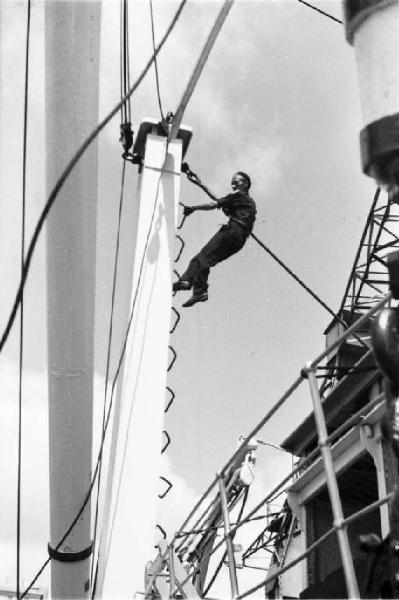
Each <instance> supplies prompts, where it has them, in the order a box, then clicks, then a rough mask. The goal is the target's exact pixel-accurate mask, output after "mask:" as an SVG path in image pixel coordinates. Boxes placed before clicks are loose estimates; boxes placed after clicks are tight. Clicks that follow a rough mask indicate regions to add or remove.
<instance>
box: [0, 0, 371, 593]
mask: <svg viewBox="0 0 399 600" xmlns="http://www.w3.org/2000/svg"><path fill="white" fill-rule="evenodd" d="M314 4H315V5H317V6H319V7H322V8H323V9H324V10H326V11H328V12H330V13H332V14H333V15H335V16H337V17H338V18H341V3H340V2H339V1H338V0H323V1H321V0H318V1H316V0H315V2H314ZM177 5H178V3H177V2H174V1H173V2H172V1H170V2H169V1H167V0H158V1H157V0H154V14H155V26H156V35H157V39H159V38H160V36H161V34H163V32H164V31H165V28H166V27H167V24H168V23H169V21H170V19H171V17H172V15H173V14H174V12H175V10H176V7H177ZM220 6H221V2H216V1H211V2H208V1H205V0H203V1H201V2H199V1H194V0H192V1H190V2H189V3H188V5H187V7H186V8H185V10H184V12H183V14H182V17H181V19H180V21H179V23H178V25H177V27H176V29H175V31H174V33H173V34H172V37H171V38H170V40H169V41H168V42H167V44H166V46H165V48H164V50H163V51H162V53H161V56H160V58H159V72H160V88H161V97H162V104H163V110H164V112H165V113H166V112H167V111H169V110H172V111H173V110H175V109H176V108H177V105H178V103H179V100H180V97H181V95H182V93H183V90H184V87H185V85H186V83H187V80H188V78H189V75H190V73H191V70H192V68H193V66H194V64H195V61H196V58H197V57H198V55H199V52H200V49H201V47H202V44H203V43H204V41H205V38H206V36H207V34H208V31H209V29H210V27H211V26H212V23H213V20H214V18H215V16H216V14H217V12H218V10H219V7H220ZM149 14H150V13H149V4H148V2H144V1H141V0H133V1H131V2H130V20H131V24H130V39H131V55H130V56H131V79H132V81H134V79H135V77H136V76H137V74H138V73H139V72H140V70H141V68H142V67H143V65H144V64H145V63H146V62H147V60H148V58H149V56H150V54H151V29H150V18H149ZM0 16H1V31H0V40H1V59H0V83H1V86H0V139H1V144H0V199H1V201H0V256H1V257H2V260H1V261H0V277H1V281H2V285H1V287H0V326H3V324H4V323H5V321H6V318H7V315H8V312H9V309H10V306H11V302H12V298H13V295H14V293H15V290H16V285H17V282H18V279H19V260H20V258H19V256H20V255H19V252H20V227H21V208H20V207H21V168H22V165H21V156H22V114H23V73H24V62H23V61H24V51H23V48H24V35H25V16H26V3H25V2H24V1H23V0H8V1H7V2H5V3H2V6H1V14H0ZM43 31H44V28H43V10H42V4H41V3H40V2H38V1H37V0H32V41H31V85H30V96H29V97H30V102H29V143H28V217H27V218H28V235H29V232H30V231H31V230H32V227H33V224H34V223H35V220H36V218H37V215H38V213H39V210H40V207H41V206H43V204H44V201H45V179H44V152H45V148H44V119H45V114H44V101H43V90H44V68H43V65H44V42H43V40H44V35H43ZM101 52H102V54H101V74H100V76H101V90H100V116H103V115H104V114H105V113H106V112H108V110H109V109H110V108H111V107H112V106H113V105H114V104H115V103H116V102H117V101H118V100H119V85H120V83H119V2H117V1H116V0H115V1H112V0H105V1H104V3H103V31H102V46H101ZM145 117H153V118H158V117H159V109H158V103H157V98H156V91H155V78H154V73H153V71H151V72H150V73H149V74H148V75H147V77H146V79H145V81H144V83H143V85H142V86H141V87H140V88H139V90H138V91H137V93H136V95H135V96H134V97H133V99H132V120H133V127H134V129H136V130H137V128H138V125H139V123H140V121H141V120H142V119H144V118H145ZM184 123H186V124H187V125H189V126H190V127H191V128H192V129H193V139H192V141H191V144H190V148H189V151H188V154H187V160H188V162H189V163H190V166H191V168H192V169H193V170H194V171H196V172H197V173H198V174H199V175H200V177H201V178H202V179H203V181H204V182H206V184H207V185H208V186H209V187H210V188H211V189H212V190H214V192H215V193H216V194H217V195H224V194H226V193H227V192H228V191H229V183H230V179H231V175H232V173H233V172H234V171H235V170H238V169H240V170H245V171H247V172H248V173H249V174H250V175H251V177H252V180H253V187H252V189H251V194H252V196H253V198H254V199H255V201H256V202H257V206H258V219H257V223H256V226H255V233H256V234H257V235H258V236H259V237H260V238H261V239H262V240H264V242H265V243H266V244H267V245H268V246H270V248H271V249H272V250H273V251H274V252H275V253H276V254H278V255H279V257H280V258H281V259H282V260H283V261H284V262H285V263H286V264H287V265H288V266H289V267H290V268H291V269H292V270H293V271H295V272H296V273H297V275H298V276H300V277H301V278H303V279H304V281H305V282H306V283H307V284H308V285H309V286H310V287H311V288H312V289H313V290H314V291H315V292H316V293H318V294H319V295H320V296H321V298H322V299H323V300H324V301H325V302H326V303H327V304H329V305H330V306H331V308H332V309H334V310H337V308H338V307H339V305H340V302H341V298H342V294H343V291H344V287H345V284H346V281H347V278H348V275H349V272H350V268H351V265H352V262H353V259H354V255H355V251H356V248H357V245H358V243H359V239H360V235H361V231H362V229H363V227H364V223H365V219H366V216H367V213H368V210H369V207H370V204H371V200H372V195H373V191H374V183H373V182H372V181H370V180H368V179H367V178H366V177H365V176H363V175H362V173H361V169H360V158H359V145H358V133H359V130H360V127H361V119H360V107H359V99H358V91H357V85H356V72H355V63H354V55H353V51H352V48H351V47H350V46H348V44H347V43H346V41H345V38H344V32H343V28H342V26H341V25H339V24H338V23H335V22H333V21H331V20H329V19H328V18H326V17H323V16H322V15H320V14H318V13H316V12H314V11H312V10H310V9H309V8H307V7H306V6H304V5H303V4H300V3H299V2H298V1H297V0H263V1H258V2H249V1H246V0H236V2H235V5H234V6H233V8H232V10H231V12H230V14H229V16H228V19H227V21H226V23H225V26H224V28H223V30H222V33H221V35H220V37H219V39H218V40H217V43H216V45H215V47H214V49H213V51H212V54H211V57H210V60H209V63H208V64H207V66H206V68H205V70H204V73H203V75H202V77H201V79H200V82H199V84H198V86H197V89H196V91H195V94H194V96H193V98H192V100H191V102H190V104H189V106H188V109H187V111H186V114H185V117H184ZM118 138H119V117H117V118H116V119H114V121H113V122H112V123H111V124H110V125H109V126H108V127H107V129H106V130H105V131H104V132H103V133H102V134H101V136H100V144H99V150H100V164H99V184H100V185H99V204H98V250H97V268H98V271H97V296H96V390H97V391H98V394H97V397H96V398H97V401H98V403H99V406H100V405H101V399H102V396H101V394H102V389H103V387H102V386H103V376H104V372H105V352H106V341H107V334H108V318H109V307H110V289H111V281H112V264H113V252H114V244H115V235H116V219H117V210H118V202H119V196H118V190H119V181H120V172H121V158H120V154H121V147H120V144H119V142H118ZM62 166H63V165H60V170H61V167H62ZM135 169H136V168H135V167H133V166H130V165H128V170H129V173H128V182H127V198H128V200H129V201H130V202H134V201H135V192H136V183H137V173H136V170H135ZM181 200H182V201H183V202H185V203H186V204H194V203H195V204H197V203H199V202H201V201H206V200H207V199H206V197H204V195H203V194H202V193H201V192H200V191H199V190H197V189H195V188H193V186H192V185H191V184H189V183H188V182H186V181H185V180H183V183H182V198H181ZM223 221H224V217H223V215H222V214H220V213H219V212H218V211H215V212H214V213H195V214H194V215H193V216H192V217H190V218H189V219H187V220H186V223H185V226H184V229H183V230H182V232H181V235H182V236H183V237H184V239H185V242H186V247H185V250H184V252H183V255H182V258H181V261H180V263H179V265H178V269H179V270H180V272H182V271H183V270H184V268H185V266H186V263H187V262H188V260H189V259H190V258H191V256H192V254H193V253H195V252H197V251H198V250H199V248H200V247H201V246H202V245H203V244H204V243H205V242H206V241H207V240H208V239H209V237H210V236H211V235H213V233H214V232H215V231H216V229H217V227H218V226H219V224H220V223H222V222H223ZM123 244H124V248H125V251H126V249H127V248H128V246H129V239H127V238H126V237H125V238H124V241H123ZM121 269H122V273H123V265H122V267H121ZM124 285H126V283H124V282H123V281H122V282H121V283H120V288H123V286H124ZM44 289H45V273H44V245H43V238H42V239H41V241H40V243H39V246H38V249H37V251H36V253H35V258H34V261H33V265H32V271H31V274H30V276H29V280H28V284H27V288H26V308H25V311H26V321H25V372H24V417H23V418H24V431H23V444H24V457H23V540H24V551H23V552H24V553H23V563H22V568H23V576H24V578H25V579H27V580H28V579H29V577H30V576H31V575H32V573H33V572H34V571H35V569H36V568H37V567H38V566H40V563H41V558H40V557H41V556H43V559H44V558H45V544H46V543H47V541H48V524H47V519H48V515H47V510H48V500H47V455H46V447H47V446H46V444H47V442H46V438H47V412H46V401H47V398H46V395H47V392H46V373H45V371H46V323H45V316H46V304H45V296H44ZM184 299H185V295H184V294H182V295H178V296H176V298H175V303H176V307H178V308H179V307H180V304H181V302H182V301H184ZM181 314H182V319H181V322H180V324H179V326H178V328H177V330H176V332H175V333H174V334H173V341H172V343H173V346H174V348H175V350H176V352H177V354H178V358H177V361H176V363H175V365H174V368H173V371H172V372H171V376H170V381H169V385H170V386H171V387H173V389H174V391H175V393H176V400H175V403H174V405H173V408H172V409H171V410H170V412H169V413H168V416H167V429H168V431H169V433H170V434H171V437H172V444H171V446H170V448H169V450H168V457H167V459H166V461H165V469H166V470H167V471H166V472H169V477H170V478H171V479H172V481H174V483H175V487H174V489H173V490H172V491H171V493H170V494H169V496H168V500H167V502H165V505H164V507H163V511H162V518H163V522H164V524H165V525H166V527H167V528H168V529H169V531H171V532H173V530H174V528H175V527H177V526H178V525H179V522H180V521H181V520H182V517H183V515H184V511H186V510H188V509H189V508H190V506H191V504H192V502H193V501H194V499H195V498H196V497H197V496H198V494H200V493H201V491H203V490H204V488H205V487H206V486H207V485H208V483H209V482H210V480H211V479H212V478H213V477H214V475H215V472H216V471H217V470H218V469H220V467H221V466H222V465H223V464H224V463H225V462H226V461H227V459H228V458H229V456H230V455H231V453H232V452H234V450H235V448H236V443H237V438H238V437H239V436H240V435H243V434H244V435H245V434H246V433H247V432H248V431H250V429H252V427H253V426H254V425H256V423H257V422H258V421H259V420H260V419H261V417H262V416H263V415H264V414H265V412H266V411H267V410H268V409H269V408H270V407H271V406H272V405H273V404H274V402H275V401H276V400H277V399H278V397H279V396H280V395H281V394H282V393H283V392H284V391H285V390H286V389H287V388H288V386H289V385H290V383H292V381H293V380H294V379H295V378H296V377H297V375H298V373H299V371H300V369H301V367H302V366H303V365H304V364H305V362H306V361H307V360H309V359H311V358H313V357H314V356H315V355H316V354H318V353H319V352H320V351H321V350H322V349H323V347H324V338H323V330H324V329H325V327H326V326H327V325H328V324H329V322H330V316H329V314H328V313H326V311H325V310H324V309H323V308H322V307H321V306H319V305H318V304H317V303H315V301H314V299H313V298H311V297H310V296H309V295H308V294H307V293H306V292H305V291H304V290H303V289H302V288H300V287H299V286H298V284H297V283H295V282H294V281H293V280H291V279H290V277H289V276H288V275H287V274H286V273H285V272H284V271H282V269H281V268H280V267H279V266H278V265H276V264H275V263H274V262H273V261H272V259H271V258H270V257H269V256H268V255H267V254H266V253H265V252H264V251H263V250H262V249H261V248H259V247H258V246H257V245H256V244H255V243H254V241H253V240H251V239H250V240H248V243H247V244H246V246H245V248H244V249H243V250H242V251H241V252H240V253H238V254H237V255H235V256H234V257H232V258H231V259H230V260H229V261H227V262H225V263H223V264H221V265H219V266H217V267H216V268H215V269H214V270H212V272H211V276H210V289H209V301H208V302H207V303H203V304H200V305H197V306H195V307H193V308H191V309H182V311H181ZM17 358H18V327H17V326H16V327H15V328H14V331H13V333H12V336H11V337H10V340H9V342H8V344H7V346H6V348H5V349H4V351H3V353H2V355H1V356H0V375H1V382H2V384H1V386H0V396H1V401H2V418H1V419H0V468H1V473H2V484H3V485H2V488H3V490H4V491H2V494H1V504H0V508H1V510H0V532H1V533H0V549H1V553H2V556H5V557H6V559H5V561H3V560H2V561H1V564H0V581H1V579H2V578H4V577H6V576H9V577H11V578H12V577H13V576H14V572H13V570H14V563H15V498H16V487H15V481H16V479H15V471H16V468H15V466H16V448H17V445H16V444H17V442H16V440H17V419H16V405H17V399H18V395H17V392H18V377H17V373H18V370H17ZM309 410H310V398H309V395H308V393H307V390H306V388H303V391H302V388H301V392H300V393H299V394H297V395H296V396H295V397H294V398H293V400H292V401H291V402H290V403H289V404H288V406H287V407H286V408H285V409H284V410H282V411H280V413H279V415H278V416H276V417H275V418H273V420H272V422H271V423H270V424H269V425H267V426H266V427H265V429H264V431H262V433H261V437H263V439H265V440H268V441H270V442H273V443H276V444H279V443H281V441H282V440H283V439H284V438H285V437H286V436H287V435H288V434H289V433H290V431H291V430H292V429H293V428H294V427H296V426H297V424H299V422H300V421H301V419H303V417H304V416H305V415H306V414H307V412H308V411H309ZM282 456H283V455H282V454H281V453H279V452H278V451H277V450H274V449H272V448H267V449H265V448H263V447H261V448H260V449H259V451H258V463H257V481H258V483H257V486H258V488H257V489H256V488H255V489H254V492H253V493H254V497H259V494H260V493H263V491H264V490H267V489H269V486H271V484H272V483H273V481H275V480H276V479H277V478H279V477H280V475H281V474H282V473H283V471H284V469H286V468H288V466H289V464H290V460H291V459H290V457H286V458H284V460H283V459H282ZM173 505H174V506H173ZM3 550H4V553H3ZM43 581H44V582H46V581H47V575H45V576H44V578H43Z"/></svg>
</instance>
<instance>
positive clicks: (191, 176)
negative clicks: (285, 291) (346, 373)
mask: <svg viewBox="0 0 399 600" xmlns="http://www.w3.org/2000/svg"><path fill="white" fill-rule="evenodd" d="M182 171H183V172H184V173H185V174H186V176H187V179H188V180H189V181H190V182H191V183H193V184H194V185H196V186H198V187H200V188H201V189H202V190H203V191H204V192H205V193H206V194H207V195H208V196H209V197H210V198H212V200H215V201H216V200H217V198H216V196H215V195H214V194H213V193H212V192H211V191H210V190H209V189H208V188H207V186H206V185H205V184H203V183H202V181H201V179H200V178H199V177H198V175H197V174H196V173H194V172H193V171H191V169H190V167H189V165H188V164H187V163H183V164H182ZM230 218H231V219H232V220H233V221H235V219H234V218H233V217H230ZM249 235H250V236H251V237H252V238H253V239H254V240H255V241H256V243H257V244H259V246H260V247H261V248H263V250H265V251H266V252H267V253H268V254H269V255H270V256H271V257H272V258H273V259H274V260H275V261H276V262H277V264H279V265H280V266H281V267H282V268H283V269H284V270H285V271H286V272H287V273H288V274H289V275H290V276H291V277H292V278H293V279H294V280H295V281H296V282H297V283H299V285H300V286H301V287H303V289H304V290H306V291H307V292H308V294H310V295H311V296H312V298H314V299H315V300H316V302H318V303H319V304H320V305H321V306H322V307H323V308H324V309H325V310H326V311H327V312H329V313H330V315H331V316H333V317H334V319H337V321H339V322H340V323H341V324H342V325H343V326H344V327H345V329H346V328H347V327H348V324H347V323H345V321H344V320H343V319H341V317H340V316H339V314H337V313H335V312H334V311H333V310H332V309H331V308H330V307H329V306H328V304H326V303H325V302H324V300H322V299H321V298H320V296H318V294H316V293H315V292H314V291H313V290H312V289H311V288H310V287H309V286H308V285H307V284H306V283H305V282H304V281H303V280H302V279H301V278H300V277H298V275H296V274H295V273H294V271H292V269H290V268H289V267H287V265H286V264H285V263H284V262H283V261H282V260H281V259H280V258H279V257H278V256H277V255H276V254H275V253H274V252H273V251H272V250H270V248H269V247H268V246H266V244H265V243H264V242H262V240H260V239H259V238H258V237H257V236H256V235H255V234H254V233H253V232H251V233H250V234H249ZM354 337H355V338H356V339H357V340H358V342H359V343H360V344H361V345H362V346H363V347H364V348H366V349H367V350H368V346H367V344H366V343H365V342H364V341H363V340H362V339H361V338H360V337H359V336H357V335H356V334H354Z"/></svg>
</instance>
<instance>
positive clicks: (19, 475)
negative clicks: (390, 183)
mask: <svg viewBox="0 0 399 600" xmlns="http://www.w3.org/2000/svg"><path fill="white" fill-rule="evenodd" d="M26 10H27V12H26V41H25V86H24V120H23V149H22V223H21V274H22V271H23V266H24V256H25V227H26V175H27V141H28V100H29V49H30V21H31V0H28V2H27V7H26ZM23 357H24V295H23V294H22V295H21V307H20V328H19V381H18V458H17V461H18V464H17V556H16V579H17V581H16V583H17V585H16V592H17V600H19V598H20V579H21V572H20V571H21V493H22V473H21V471H22V379H23Z"/></svg>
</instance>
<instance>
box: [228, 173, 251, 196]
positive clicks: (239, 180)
mask: <svg viewBox="0 0 399 600" xmlns="http://www.w3.org/2000/svg"><path fill="white" fill-rule="evenodd" d="M231 187H232V188H233V190H234V191H236V190H238V191H240V192H246V191H248V182H247V180H246V179H245V177H243V176H242V175H239V174H238V173H234V175H233V177H232V179H231Z"/></svg>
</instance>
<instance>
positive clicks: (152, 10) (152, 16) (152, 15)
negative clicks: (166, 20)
mask: <svg viewBox="0 0 399 600" xmlns="http://www.w3.org/2000/svg"><path fill="white" fill-rule="evenodd" d="M150 15H151V34H152V48H153V50H154V49H155V27H154V9H153V5H152V0H150ZM154 69H155V82H156V87H157V96H158V106H159V112H160V113H161V118H162V120H163V121H164V120H165V117H164V113H163V110H162V101H161V92H160V87H159V72H158V61H157V59H155V60H154Z"/></svg>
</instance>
